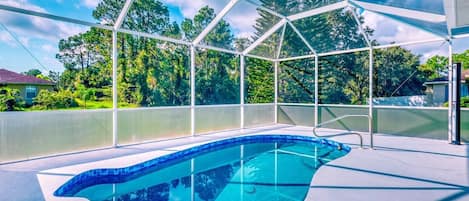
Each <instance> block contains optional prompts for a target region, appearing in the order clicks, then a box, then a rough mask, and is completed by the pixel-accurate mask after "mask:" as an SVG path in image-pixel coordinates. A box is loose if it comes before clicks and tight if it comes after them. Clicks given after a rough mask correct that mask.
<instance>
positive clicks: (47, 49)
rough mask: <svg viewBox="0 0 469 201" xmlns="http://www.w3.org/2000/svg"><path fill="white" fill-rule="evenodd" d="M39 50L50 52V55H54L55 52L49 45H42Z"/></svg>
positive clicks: (54, 48)
mask: <svg viewBox="0 0 469 201" xmlns="http://www.w3.org/2000/svg"><path fill="white" fill-rule="evenodd" d="M41 49H42V50H44V51H46V52H50V53H56V52H57V48H56V47H54V46H52V45H51V44H44V45H42V46H41Z"/></svg>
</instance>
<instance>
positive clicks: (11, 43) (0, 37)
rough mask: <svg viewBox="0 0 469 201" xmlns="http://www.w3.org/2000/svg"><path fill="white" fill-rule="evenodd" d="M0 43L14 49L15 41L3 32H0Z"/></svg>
mask: <svg viewBox="0 0 469 201" xmlns="http://www.w3.org/2000/svg"><path fill="white" fill-rule="evenodd" d="M0 41H1V42H3V43H5V44H7V45H8V46H10V47H16V46H17V44H16V42H15V40H14V39H13V38H12V37H11V36H10V34H9V33H8V32H6V31H4V30H1V31H0Z"/></svg>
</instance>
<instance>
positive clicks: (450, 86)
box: [448, 40, 454, 143]
mask: <svg viewBox="0 0 469 201" xmlns="http://www.w3.org/2000/svg"><path fill="white" fill-rule="evenodd" d="M448 55H449V56H448V143H452V142H453V128H454V127H453V115H454V113H453V104H452V103H453V95H454V93H453V42H452V41H451V40H448Z"/></svg>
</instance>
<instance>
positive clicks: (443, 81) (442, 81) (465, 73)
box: [423, 69, 469, 85]
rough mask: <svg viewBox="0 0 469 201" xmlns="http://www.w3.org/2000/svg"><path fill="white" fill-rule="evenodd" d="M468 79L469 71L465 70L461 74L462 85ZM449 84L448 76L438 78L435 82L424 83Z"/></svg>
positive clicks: (427, 83)
mask: <svg viewBox="0 0 469 201" xmlns="http://www.w3.org/2000/svg"><path fill="white" fill-rule="evenodd" d="M468 79H469V69H467V70H463V71H462V72H461V81H462V83H465V82H466V80H468ZM447 83H448V76H446V77H439V78H436V79H434V80H431V81H428V82H425V83H423V85H432V84H447Z"/></svg>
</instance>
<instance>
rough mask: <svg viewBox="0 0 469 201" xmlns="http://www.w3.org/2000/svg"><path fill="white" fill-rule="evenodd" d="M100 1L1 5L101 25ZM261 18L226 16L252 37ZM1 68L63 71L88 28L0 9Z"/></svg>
mask: <svg viewBox="0 0 469 201" xmlns="http://www.w3.org/2000/svg"><path fill="white" fill-rule="evenodd" d="M162 1H163V2H164V3H165V4H166V5H167V6H168V8H169V10H170V17H171V20H173V21H177V22H178V23H180V22H181V21H182V20H183V19H184V18H192V17H193V16H194V15H195V14H196V12H197V11H198V10H199V9H200V8H202V7H203V6H206V5H209V6H210V7H212V8H214V9H215V11H216V12H219V11H220V10H221V9H222V8H223V6H224V5H225V4H226V3H227V2H228V1H229V0H162ZM98 3H99V1H98V0H0V4H6V5H10V6H16V7H20V8H23V9H29V10H33V11H39V12H45V13H51V14H54V15H60V16H65V17H69V18H76V19H81V20H85V21H89V22H93V23H94V22H97V21H96V20H95V19H93V17H92V11H93V9H94V8H95V7H96V6H97V4H98ZM362 14H363V15H364V16H365V19H366V20H365V24H366V25H367V26H369V27H371V28H373V29H375V30H377V31H376V32H375V36H374V38H373V39H376V40H378V41H379V42H380V43H381V44H387V43H390V42H393V41H395V42H406V41H412V40H422V39H426V38H430V37H433V36H431V35H430V34H428V33H425V32H423V31H420V30H418V29H416V28H412V27H410V26H406V25H404V24H402V23H399V22H396V21H393V20H389V19H387V18H385V17H383V16H378V15H376V14H373V13H369V12H364V13H362ZM258 17H259V15H258V14H257V12H256V7H255V6H253V5H251V4H248V3H246V2H243V1H242V2H241V3H238V5H236V6H235V7H234V8H233V9H232V11H231V12H230V13H228V14H227V15H226V16H225V18H224V19H225V20H226V21H228V22H229V23H230V24H231V26H232V27H233V32H234V33H235V35H236V36H243V37H249V36H251V35H252V34H253V32H254V29H253V25H254V23H255V19H256V18H258ZM0 23H1V25H0V68H7V69H10V70H14V71H17V72H23V71H26V70H28V69H31V68H37V69H40V70H43V71H46V70H54V71H63V66H62V64H61V63H59V62H58V61H57V59H55V54H56V53H57V52H58V49H57V45H58V41H59V40H60V39H63V38H67V37H69V36H72V35H75V34H78V33H82V32H85V31H87V30H88V29H89V28H88V27H84V26H79V25H73V24H68V23H63V22H57V21H51V20H48V19H43V18H38V17H32V16H26V15H20V14H12V13H9V12H6V11H1V10H0ZM4 26H5V27H6V28H7V29H8V30H9V31H10V32H11V33H13V34H14V35H15V37H16V38H17V39H18V40H19V41H20V43H21V44H22V45H24V46H25V47H26V48H27V49H28V50H29V51H30V52H31V53H32V54H33V55H34V57H36V58H37V60H39V63H41V64H42V65H43V66H45V68H42V67H41V65H40V64H39V63H38V62H37V61H35V59H33V57H32V56H31V55H29V54H28V52H27V51H25V50H24V48H22V45H20V43H18V42H17V41H16V39H14V38H13V37H11V35H10V34H9V33H8V32H7V31H6V30H5V29H4V28H3V27H4ZM455 46H456V51H455V52H460V51H463V50H465V49H466V48H469V42H468V40H460V41H457V43H456V44H455ZM408 48H410V49H412V50H413V51H414V52H415V53H417V54H421V55H423V57H422V58H423V59H425V58H428V57H430V56H433V55H436V54H440V55H445V54H447V46H446V45H444V44H443V45H442V44H441V43H435V44H429V45H418V46H409V47H408Z"/></svg>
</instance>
